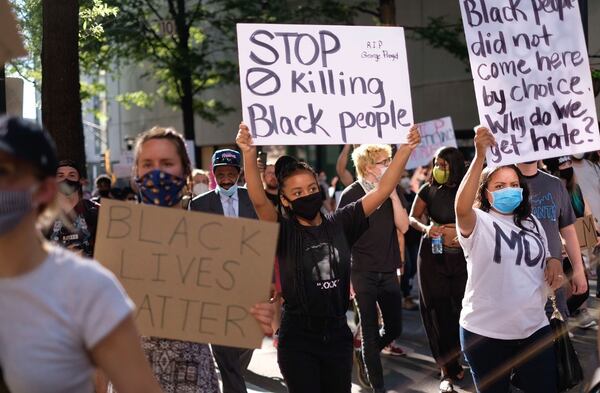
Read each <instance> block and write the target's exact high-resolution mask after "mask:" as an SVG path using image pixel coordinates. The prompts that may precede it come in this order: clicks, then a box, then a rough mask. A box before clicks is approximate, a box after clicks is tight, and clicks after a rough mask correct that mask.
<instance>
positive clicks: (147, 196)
mask: <svg viewBox="0 0 600 393" xmlns="http://www.w3.org/2000/svg"><path fill="white" fill-rule="evenodd" d="M136 183H137V185H138V187H139V189H140V194H141V197H142V202H143V203H145V204H148V205H156V206H166V207H171V206H174V205H176V204H177V203H179V202H180V201H181V198H182V197H183V193H182V192H181V191H182V190H183V187H184V186H185V180H184V179H182V178H180V177H177V176H173V175H170V174H168V173H166V172H163V171H161V170H159V169H155V170H153V171H150V172H148V173H146V174H145V175H144V176H142V177H140V178H138V179H136Z"/></svg>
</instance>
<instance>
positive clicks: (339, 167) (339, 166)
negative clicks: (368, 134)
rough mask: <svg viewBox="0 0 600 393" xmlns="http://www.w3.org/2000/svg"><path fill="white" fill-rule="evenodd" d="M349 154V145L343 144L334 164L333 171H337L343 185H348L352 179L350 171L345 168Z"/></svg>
mask: <svg viewBox="0 0 600 393" xmlns="http://www.w3.org/2000/svg"><path fill="white" fill-rule="evenodd" d="M349 154H350V145H345V146H344V148H343V149H342V151H341V152H340V155H339V156H338V159H337V162H336V164H335V171H336V172H337V175H338V177H339V178H340V181H341V182H342V184H343V185H344V187H348V186H349V185H350V184H352V182H353V181H354V177H353V176H352V173H350V171H349V170H348V169H347V167H348V155H349Z"/></svg>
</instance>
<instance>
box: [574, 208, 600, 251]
mask: <svg viewBox="0 0 600 393" xmlns="http://www.w3.org/2000/svg"><path fill="white" fill-rule="evenodd" d="M594 222H595V220H594V216H592V215H587V216H585V217H581V218H578V219H577V221H575V230H576V231H577V239H579V247H581V248H592V247H594V246H596V244H598V237H597V235H596V227H595V226H594Z"/></svg>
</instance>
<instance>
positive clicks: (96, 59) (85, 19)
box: [8, 0, 118, 101]
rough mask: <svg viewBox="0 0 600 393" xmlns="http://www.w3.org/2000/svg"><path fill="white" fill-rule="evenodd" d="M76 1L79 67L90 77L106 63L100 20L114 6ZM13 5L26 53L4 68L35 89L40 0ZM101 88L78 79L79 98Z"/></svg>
mask: <svg viewBox="0 0 600 393" xmlns="http://www.w3.org/2000/svg"><path fill="white" fill-rule="evenodd" d="M79 4H80V11H79V24H80V28H79V69H80V72H81V73H82V74H84V75H88V76H91V77H94V76H95V75H99V73H100V72H102V71H104V70H107V69H108V67H109V63H110V56H111V53H110V47H109V45H108V43H107V41H106V37H105V35H104V27H103V25H102V23H107V22H108V21H110V19H111V18H114V17H115V16H116V15H117V13H118V8H117V7H109V6H108V5H107V4H106V2H104V1H102V0H80V2H79ZM13 6H14V9H15V12H16V14H17V17H18V19H19V22H20V25H21V30H22V33H23V36H24V39H25V47H26V48H27V52H28V53H29V55H28V56H27V57H26V58H24V59H18V60H16V61H13V62H12V63H10V64H9V67H8V72H9V74H11V73H12V74H18V75H20V76H21V77H22V78H24V79H26V80H28V81H30V82H33V83H35V84H36V87H37V88H38V89H39V88H40V86H41V81H42V72H41V52H42V1H41V0H20V1H15V2H14V3H13ZM101 22H102V23H101ZM103 91H105V86H104V85H103V84H101V83H99V82H85V81H82V82H81V91H80V93H81V99H82V101H86V100H88V99H90V98H91V97H94V96H97V95H98V94H100V93H101V92H103Z"/></svg>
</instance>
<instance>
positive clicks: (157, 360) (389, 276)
mask: <svg viewBox="0 0 600 393" xmlns="http://www.w3.org/2000/svg"><path fill="white" fill-rule="evenodd" d="M236 142H237V146H238V149H239V151H238V150H233V149H223V150H218V151H216V152H215V153H214V155H213V157H212V162H211V167H210V169H209V170H202V169H194V168H193V167H192V163H191V162H190V159H189V157H188V155H187V152H186V149H185V143H184V140H183V138H182V137H181V135H180V134H179V133H178V132H177V131H176V130H174V129H172V128H162V127H154V128H152V129H150V130H148V131H145V132H143V133H141V134H140V135H139V137H138V139H137V142H136V145H135V150H134V152H135V155H134V156H135V157H134V164H133V168H132V173H134V178H133V179H132V181H131V184H130V186H128V187H125V188H119V189H117V188H115V187H114V186H113V185H114V181H113V179H112V177H111V176H109V175H101V176H99V177H98V178H97V179H95V182H94V189H93V190H84V188H83V185H84V183H85V177H86V174H85V169H84V163H78V162H74V161H72V160H69V159H68V157H66V158H65V159H64V160H62V161H59V160H58V158H57V156H56V150H55V147H54V142H53V141H52V140H51V138H50V137H49V134H48V133H47V132H46V131H45V130H43V129H42V128H40V127H39V126H38V125H36V124H33V123H30V122H27V121H24V120H22V119H19V118H15V117H4V118H3V119H2V120H0V169H1V171H0V249H1V250H2V253H1V255H0V314H1V315H2V323H1V324H0V366H1V371H2V374H0V375H3V378H4V380H3V381H0V385H2V386H4V389H8V390H5V391H10V392H15V393H18V392H91V391H94V389H95V391H96V392H102V393H105V392H108V391H111V392H116V391H117V390H118V392H120V393H128V392H155V391H156V392H158V391H161V389H162V391H165V392H174V393H184V392H186V393H187V392H218V391H219V389H220V388H219V382H218V377H217V371H218V372H219V375H220V378H221V381H222V390H223V392H224V393H239V392H246V384H245V381H244V373H245V371H246V369H247V367H248V364H249V362H250V360H251V358H252V354H253V353H252V351H251V350H247V349H242V348H232V347H225V346H218V345H209V344H200V343H195V342H186V341H179V340H171V339H165V338H161V337H142V339H141V341H140V339H139V338H138V333H137V331H136V327H135V325H134V319H133V313H132V310H133V308H134V304H133V303H132V301H131V300H130V299H129V298H128V296H127V294H126V292H125V290H124V289H123V288H122V287H121V285H120V283H119V282H118V281H117V280H116V278H115V277H114V276H113V275H112V274H111V273H110V272H109V271H107V270H106V269H105V268H103V267H102V266H101V265H100V264H99V263H97V262H95V261H93V260H92V259H91V258H93V255H94V247H95V237H96V227H97V223H98V215H99V210H100V209H101V206H102V203H103V201H104V200H106V199H120V200H123V201H127V202H131V203H142V204H150V205H156V206H162V207H165V208H175V209H186V210H191V211H199V212H205V213H210V214H218V215H222V216H226V217H231V218H237V217H242V218H249V219H258V220H264V221H271V222H277V223H279V238H278V244H277V253H276V260H275V261H274V271H275V274H274V279H273V297H272V299H271V301H270V302H267V299H265V302H263V303H259V304H257V305H256V306H255V307H254V308H253V309H252V310H251V313H252V315H253V316H254V318H255V319H256V321H257V323H258V324H259V325H260V326H261V328H262V329H263V331H264V333H265V334H267V335H272V336H273V337H274V339H275V341H276V343H277V362H278V365H279V368H280V370H281V373H282V375H283V377H284V379H285V383H286V386H287V388H288V390H289V391H290V392H291V393H313V392H323V393H329V392H333V393H335V392H340V393H341V392H349V391H350V386H351V377H352V369H353V364H354V367H357V368H358V369H359V370H358V371H359V372H358V376H359V381H360V382H361V383H362V384H363V385H364V387H365V388H367V389H371V390H372V391H373V392H386V391H387V390H386V383H385V378H384V370H383V367H382V362H381V356H382V355H383V356H403V355H404V351H403V350H402V348H400V347H399V346H398V345H397V344H396V339H397V338H399V337H401V335H402V330H403V323H402V321H403V311H404V312H420V315H421V318H422V322H423V325H424V327H425V332H426V335H427V339H428V342H429V345H430V350H431V353H432V355H433V358H434V359H435V362H436V363H437V366H438V368H439V377H440V384H439V391H440V392H453V391H454V385H455V384H456V383H460V381H461V380H463V379H464V378H465V371H466V369H465V366H467V365H468V366H469V369H470V372H471V374H472V377H473V380H474V382H475V385H476V389H477V391H478V392H486V393H496V392H498V393H504V392H507V391H509V385H510V384H513V385H515V386H517V387H519V388H520V389H522V390H523V391H525V392H540V393H552V392H558V391H559V390H558V388H557V380H558V378H559V375H558V374H557V361H558V360H557V358H556V356H555V353H554V351H553V349H552V329H551V328H550V325H549V318H550V316H551V315H552V313H553V311H554V307H553V304H552V302H550V301H548V296H549V295H552V294H555V298H556V306H557V308H558V310H559V311H560V313H561V314H562V317H563V318H564V319H565V320H567V319H568V318H573V319H574V320H576V321H577V323H578V325H579V327H581V328H592V327H594V326H595V325H596V321H595V320H594V319H593V318H592V317H591V316H590V314H589V312H588V311H587V308H586V300H587V298H588V295H589V280H591V279H597V277H598V271H597V270H598V269H599V267H598V263H597V254H596V253H594V252H588V251H584V252H582V251H581V250H580V248H579V242H578V239H577V234H576V231H575V226H574V223H575V220H576V218H578V217H583V216H586V215H589V214H593V215H594V216H596V217H598V216H599V215H600V211H599V210H600V206H598V201H599V198H598V192H599V191H600V164H599V161H600V152H591V153H587V154H585V155H576V156H572V157H570V156H568V157H560V158H556V159H550V160H545V161H540V162H537V161H533V162H526V163H521V164H518V165H509V166H501V167H495V168H492V167H487V166H486V165H485V154H486V151H487V149H489V148H490V147H492V146H493V145H494V144H495V140H494V137H493V135H492V133H491V132H490V131H489V130H487V129H486V128H484V127H479V128H477V130H476V133H475V137H474V144H475V158H474V159H473V161H472V162H466V161H465V158H464V156H463V154H462V153H461V151H460V150H459V149H457V148H454V147H443V148H440V149H439V150H438V151H437V152H436V154H435V155H434V156H433V157H431V159H432V161H431V164H430V165H429V166H428V167H423V168H416V169H412V170H410V171H407V170H406V168H405V167H406V163H407V161H408V159H409V157H410V155H411V153H412V152H413V150H414V149H415V148H416V147H417V146H418V145H419V143H420V134H419V128H418V127H417V126H413V127H412V128H411V131H410V133H409V134H408V139H407V142H406V143H405V144H402V145H399V146H398V147H394V148H393V149H392V147H391V146H389V145H377V144H367V145H360V146H359V145H356V146H351V145H348V146H344V147H343V148H341V149H340V155H339V159H338V162H337V166H336V172H337V173H335V174H327V173H326V172H324V171H317V170H315V169H313V167H311V165H310V163H307V162H304V161H301V160H298V159H297V158H295V157H290V156H281V157H266V156H265V154H264V153H259V152H257V148H256V147H255V146H254V145H253V141H252V137H251V134H250V132H249V130H248V128H247V127H246V125H244V124H241V125H240V128H239V131H238V134H237V139H236ZM393 151H394V153H393ZM349 161H352V165H349ZM328 175H329V176H331V175H333V176H332V180H331V182H330V183H328V182H327V178H328ZM211 183H214V187H211ZM596 229H597V230H598V229H600V228H599V227H598V226H597V227H596ZM42 234H43V237H42ZM46 239H47V240H46ZM413 295H416V296H414V297H413ZM595 295H596V296H597V297H598V296H600V294H598V293H596V294H595ZM349 310H350V311H354V313H355V315H356V316H357V318H358V320H359V329H358V330H357V331H356V332H352V331H351V330H350V328H349V326H348V323H347V313H348V311H349ZM417 310H418V311H417ZM523 354H528V355H529V356H527V357H526V358H524V359H522V360H521V361H515V359H519V357H520V356H521V355H523ZM32 370H33V371H32ZM2 389H3V388H2V387H0V391H2Z"/></svg>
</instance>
